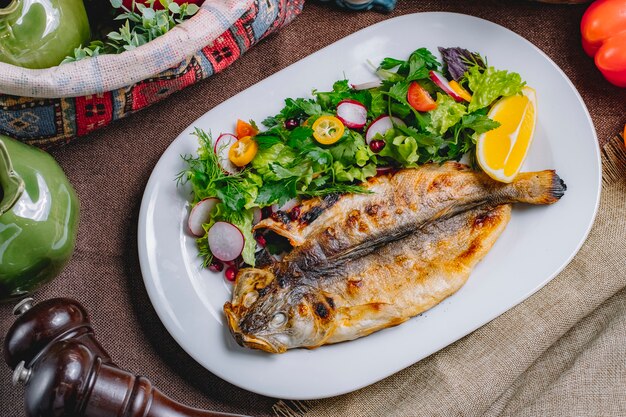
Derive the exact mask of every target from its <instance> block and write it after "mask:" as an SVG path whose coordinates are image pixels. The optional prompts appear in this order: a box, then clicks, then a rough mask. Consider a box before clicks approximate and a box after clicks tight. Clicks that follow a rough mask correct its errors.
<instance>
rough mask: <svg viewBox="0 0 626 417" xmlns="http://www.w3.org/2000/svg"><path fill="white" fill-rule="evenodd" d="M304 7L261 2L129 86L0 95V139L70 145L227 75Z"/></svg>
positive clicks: (299, 0)
mask: <svg viewBox="0 0 626 417" xmlns="http://www.w3.org/2000/svg"><path fill="white" fill-rule="evenodd" d="M303 5H304V0H256V1H254V2H253V3H252V5H251V7H250V8H249V9H248V10H247V11H246V12H245V13H244V14H243V15H242V16H241V17H240V18H239V20H237V21H236V22H235V23H234V24H233V25H232V26H231V27H230V28H229V29H228V30H227V31H225V32H224V33H223V34H222V35H221V36H219V37H218V38H217V39H215V41H214V42H213V43H211V44H209V45H207V46H206V47H204V48H203V49H202V50H200V51H198V53H196V54H195V55H193V56H192V57H190V58H189V59H187V60H185V61H183V62H181V63H180V65H178V66H177V67H176V68H172V69H170V70H167V71H164V72H162V73H160V74H158V75H156V76H155V77H152V78H149V79H146V80H143V81H140V82H138V83H136V84H134V85H132V86H129V87H125V88H120V89H118V90H114V91H108V92H104V93H101V94H94V95H88V96H83V97H73V98H58V99H41V98H30V97H16V96H11V95H5V94H0V134H4V135H7V136H10V137H13V138H15V139H18V140H21V141H23V142H25V143H29V144H31V145H35V146H39V147H42V148H49V147H53V146H59V145H63V144H66V143H69V142H70V141H72V140H73V139H75V138H76V137H80V136H84V135H87V134H88V133H90V132H92V131H94V130H96V129H100V128H102V127H104V126H107V125H109V124H110V123H111V122H113V121H114V120H118V119H121V118H123V117H126V116H128V115H129V114H132V113H135V112H137V111H139V110H141V109H144V108H146V107H148V106H150V105H152V104H154V103H156V102H157V101H160V100H163V99H164V98H166V97H168V96H170V95H171V94H173V93H175V92H177V91H180V90H182V89H183V88H185V87H187V86H189V85H191V84H194V83H196V82H198V81H200V80H203V79H205V78H208V77H210V76H211V75H213V74H216V73H218V72H220V71H222V70H223V69H225V68H226V67H228V66H229V65H230V64H232V63H233V62H234V61H235V60H236V59H237V58H239V57H240V56H241V55H242V54H243V53H244V52H245V51H247V50H248V49H250V47H252V46H253V45H254V44H256V43H257V42H259V41H260V40H261V39H263V38H264V37H266V36H268V35H269V34H271V33H273V32H274V31H276V30H278V29H280V28H281V27H283V26H284V25H286V24H287V23H289V22H291V21H292V20H293V19H294V18H295V17H296V16H297V15H298V14H299V13H300V12H301V10H302V7H303ZM166 36H167V35H166Z"/></svg>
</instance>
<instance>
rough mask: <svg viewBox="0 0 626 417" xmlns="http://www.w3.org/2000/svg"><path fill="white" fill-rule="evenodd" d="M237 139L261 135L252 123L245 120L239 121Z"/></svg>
mask: <svg viewBox="0 0 626 417" xmlns="http://www.w3.org/2000/svg"><path fill="white" fill-rule="evenodd" d="M236 133H237V138H239V139H241V138H245V137H246V136H256V134H257V133H259V132H258V131H257V130H256V129H255V128H254V127H253V126H252V125H251V124H250V123H246V122H244V121H243V120H237V129H236Z"/></svg>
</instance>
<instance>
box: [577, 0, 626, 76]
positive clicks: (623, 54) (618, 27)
mask: <svg viewBox="0 0 626 417" xmlns="http://www.w3.org/2000/svg"><path fill="white" fill-rule="evenodd" d="M580 32H581V34H582V43H583V48H584V50H585V52H586V53H587V55H589V56H591V57H593V58H594V59H595V63H596V66H597V67H598V69H599V70H600V72H602V74H603V75H604V78H606V79H607V80H608V81H609V82H610V83H612V84H615V85H617V86H619V87H626V0H597V1H596V2H594V3H593V4H592V5H591V6H589V8H588V9H587V11H586V12H585V14H584V15H583V19H582V21H581V23H580Z"/></svg>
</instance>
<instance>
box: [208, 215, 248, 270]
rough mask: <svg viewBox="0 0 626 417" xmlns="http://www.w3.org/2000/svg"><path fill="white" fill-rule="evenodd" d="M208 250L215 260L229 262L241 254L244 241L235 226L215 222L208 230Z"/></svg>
mask: <svg viewBox="0 0 626 417" xmlns="http://www.w3.org/2000/svg"><path fill="white" fill-rule="evenodd" d="M208 240H209V249H211V253H212V254H213V256H215V257H216V258H217V259H219V260H220V261H222V262H229V261H233V260H235V259H237V257H238V256H239V255H241V252H243V245H244V242H245V239H244V237H243V233H241V230H239V228H238V227H237V226H235V225H234V224H231V223H226V222H215V224H214V225H213V226H212V227H211V228H210V229H209V235H208Z"/></svg>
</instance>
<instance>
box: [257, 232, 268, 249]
mask: <svg viewBox="0 0 626 417" xmlns="http://www.w3.org/2000/svg"><path fill="white" fill-rule="evenodd" d="M256 243H258V244H259V246H260V247H262V248H264V247H265V246H266V245H267V240H265V236H263V235H258V236H257V237H256Z"/></svg>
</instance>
